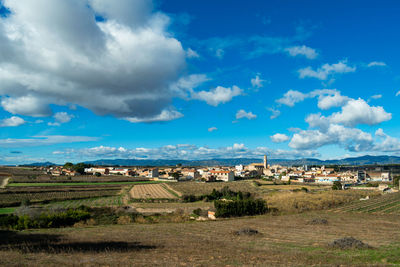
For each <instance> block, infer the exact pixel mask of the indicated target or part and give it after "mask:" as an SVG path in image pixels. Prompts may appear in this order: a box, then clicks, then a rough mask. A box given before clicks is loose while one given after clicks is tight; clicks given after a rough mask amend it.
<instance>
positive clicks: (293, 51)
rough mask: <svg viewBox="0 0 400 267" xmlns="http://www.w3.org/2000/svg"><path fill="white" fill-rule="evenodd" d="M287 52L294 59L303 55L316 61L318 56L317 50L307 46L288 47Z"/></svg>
mask: <svg viewBox="0 0 400 267" xmlns="http://www.w3.org/2000/svg"><path fill="white" fill-rule="evenodd" d="M285 51H286V52H288V53H289V55H291V56H292V57H295V56H299V55H301V56H305V57H306V58H308V59H315V58H316V57H317V56H318V53H317V51H315V49H313V48H311V47H308V46H305V45H302V46H292V47H288V48H286V49H285Z"/></svg>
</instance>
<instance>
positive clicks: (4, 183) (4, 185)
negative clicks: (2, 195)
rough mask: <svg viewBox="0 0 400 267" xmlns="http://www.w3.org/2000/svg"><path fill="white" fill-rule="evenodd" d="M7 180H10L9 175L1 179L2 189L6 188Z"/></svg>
mask: <svg viewBox="0 0 400 267" xmlns="http://www.w3.org/2000/svg"><path fill="white" fill-rule="evenodd" d="M8 180H10V177H8V178H6V179H3V181H1V185H0V188H2V189H4V188H6V186H7V185H8Z"/></svg>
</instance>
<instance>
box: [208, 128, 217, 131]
mask: <svg viewBox="0 0 400 267" xmlns="http://www.w3.org/2000/svg"><path fill="white" fill-rule="evenodd" d="M216 130H218V128H217V127H210V128H208V131H209V132H214V131H216Z"/></svg>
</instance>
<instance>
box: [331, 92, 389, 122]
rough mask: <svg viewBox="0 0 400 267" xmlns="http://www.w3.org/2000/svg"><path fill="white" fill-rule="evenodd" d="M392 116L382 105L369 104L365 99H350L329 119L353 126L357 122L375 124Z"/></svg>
mask: <svg viewBox="0 0 400 267" xmlns="http://www.w3.org/2000/svg"><path fill="white" fill-rule="evenodd" d="M391 118H392V114H391V113H388V112H386V111H385V110H384V109H383V107H380V106H377V107H375V106H370V105H368V103H367V102H365V100H363V99H361V98H359V99H357V100H356V99H352V100H350V101H348V102H347V104H346V105H344V106H343V107H342V110H341V111H340V112H337V113H333V114H332V115H331V116H330V121H331V122H333V123H339V124H343V125H346V126H355V125H357V124H367V125H375V124H379V123H381V122H384V121H388V120H390V119H391Z"/></svg>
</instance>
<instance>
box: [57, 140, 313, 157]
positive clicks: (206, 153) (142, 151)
mask: <svg viewBox="0 0 400 267" xmlns="http://www.w3.org/2000/svg"><path fill="white" fill-rule="evenodd" d="M53 154H54V155H56V156H57V155H58V156H60V157H63V158H65V157H66V156H68V157H78V158H79V157H81V158H84V159H88V158H93V159H99V158H131V159H186V160H201V159H218V158H260V159H261V158H262V157H263V155H265V154H267V155H268V156H269V157H270V158H298V157H315V156H318V155H319V154H318V153H317V152H315V151H312V150H302V151H298V150H282V149H276V150H274V149H270V148H267V147H256V148H248V147H246V146H245V145H244V144H240V143H236V144H233V145H232V146H227V147H219V148H210V147H207V146H196V145H189V144H186V145H167V146H163V147H158V148H143V147H139V148H131V149H129V148H124V147H108V146H98V147H91V148H83V149H66V150H58V151H54V152H53Z"/></svg>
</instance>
